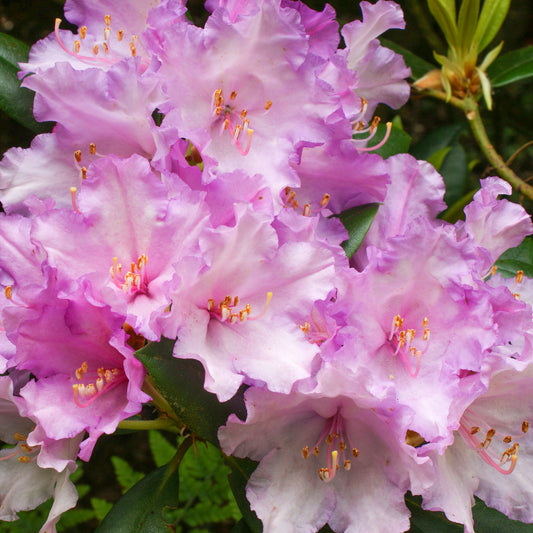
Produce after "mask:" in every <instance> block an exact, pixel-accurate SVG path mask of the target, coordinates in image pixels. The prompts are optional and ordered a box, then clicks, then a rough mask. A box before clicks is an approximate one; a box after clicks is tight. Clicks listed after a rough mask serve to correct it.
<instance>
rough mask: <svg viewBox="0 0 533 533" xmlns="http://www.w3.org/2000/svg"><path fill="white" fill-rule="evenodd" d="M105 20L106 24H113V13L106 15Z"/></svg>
mask: <svg viewBox="0 0 533 533" xmlns="http://www.w3.org/2000/svg"><path fill="white" fill-rule="evenodd" d="M104 22H105V24H106V26H111V15H104Z"/></svg>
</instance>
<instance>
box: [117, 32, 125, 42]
mask: <svg viewBox="0 0 533 533" xmlns="http://www.w3.org/2000/svg"><path fill="white" fill-rule="evenodd" d="M122 39H124V30H118V31H117V41H122Z"/></svg>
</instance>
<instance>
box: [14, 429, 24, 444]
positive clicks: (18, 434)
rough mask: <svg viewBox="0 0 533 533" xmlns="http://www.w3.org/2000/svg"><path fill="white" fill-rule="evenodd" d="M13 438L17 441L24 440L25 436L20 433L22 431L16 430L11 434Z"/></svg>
mask: <svg viewBox="0 0 533 533" xmlns="http://www.w3.org/2000/svg"><path fill="white" fill-rule="evenodd" d="M13 438H14V439H15V440H18V441H19V442H26V437H25V436H24V435H22V433H19V432H18V431H16V432H15V433H14V434H13Z"/></svg>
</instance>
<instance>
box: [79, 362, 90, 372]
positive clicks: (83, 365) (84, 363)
mask: <svg viewBox="0 0 533 533" xmlns="http://www.w3.org/2000/svg"><path fill="white" fill-rule="evenodd" d="M81 369H82V370H83V371H84V372H87V371H88V370H89V363H87V361H83V363H82V364H81Z"/></svg>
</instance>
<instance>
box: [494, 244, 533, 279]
mask: <svg viewBox="0 0 533 533" xmlns="http://www.w3.org/2000/svg"><path fill="white" fill-rule="evenodd" d="M496 265H497V266H498V272H499V273H500V274H501V275H502V276H503V277H504V278H511V277H513V276H515V275H516V272H517V271H518V270H523V271H524V274H525V275H526V276H527V277H528V278H533V238H531V237H526V238H525V239H524V240H523V241H522V244H520V246H517V247H516V248H511V249H509V250H507V251H506V252H504V253H503V254H502V255H501V256H500V258H499V259H498V261H496Z"/></svg>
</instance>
